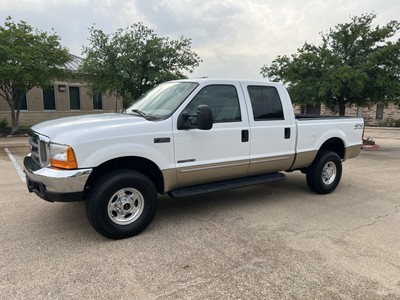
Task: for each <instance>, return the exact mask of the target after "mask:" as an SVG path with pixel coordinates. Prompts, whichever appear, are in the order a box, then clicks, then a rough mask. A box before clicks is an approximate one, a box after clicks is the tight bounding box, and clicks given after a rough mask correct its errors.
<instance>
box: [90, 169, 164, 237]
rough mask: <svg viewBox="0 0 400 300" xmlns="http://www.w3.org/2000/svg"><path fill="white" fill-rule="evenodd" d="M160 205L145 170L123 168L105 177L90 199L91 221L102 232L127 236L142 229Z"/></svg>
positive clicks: (95, 186)
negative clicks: (142, 172) (142, 171)
mask: <svg viewBox="0 0 400 300" xmlns="http://www.w3.org/2000/svg"><path fill="white" fill-rule="evenodd" d="M156 207H157V191H156V189H155V187H154V184H153V183H152V182H151V181H150V179H148V178H147V177H146V176H144V175H143V174H141V173H138V172H135V171H132V170H119V171H115V172H113V173H110V174H107V175H106V176H103V177H102V178H101V179H100V180H99V181H98V182H96V183H95V184H94V186H93V187H92V189H91V191H90V193H89V195H88V199H87V200H86V214H87V217H88V219H89V222H90V224H91V225H92V226H93V228H94V229H95V230H96V231H97V232H98V233H100V234H101V235H103V236H105V237H107V238H110V239H123V238H127V237H131V236H134V235H136V234H138V233H140V232H142V231H143V230H144V229H145V228H146V227H147V226H148V225H149V224H150V222H151V221H152V220H153V218H154V215H155V212H156Z"/></svg>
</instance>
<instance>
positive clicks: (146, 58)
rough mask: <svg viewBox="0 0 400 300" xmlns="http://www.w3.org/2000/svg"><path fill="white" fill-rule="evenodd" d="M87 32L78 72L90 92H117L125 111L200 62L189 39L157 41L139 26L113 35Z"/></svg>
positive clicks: (100, 31) (148, 31)
mask: <svg viewBox="0 0 400 300" xmlns="http://www.w3.org/2000/svg"><path fill="white" fill-rule="evenodd" d="M89 30H90V38H89V43H90V46H89V47H84V48H83V53H82V54H83V55H84V56H86V58H85V59H84V62H83V65H82V69H81V71H82V73H84V74H86V76H87V79H88V81H89V82H90V85H91V86H92V90H93V91H98V92H116V93H117V95H118V96H121V97H122V99H123V102H124V107H127V106H128V105H129V104H130V103H131V102H132V100H135V99H137V98H138V97H139V96H141V95H142V94H143V93H145V92H146V91H148V90H149V89H150V88H151V87H153V86H154V85H156V84H158V83H160V82H163V81H167V80H172V79H181V78H185V77H186V76H185V75H184V73H183V71H185V70H186V71H190V72H192V71H193V68H194V67H196V66H198V65H199V63H200V62H201V60H200V58H199V56H198V55H197V54H196V53H195V52H194V51H192V50H191V48H190V46H191V41H190V39H187V38H184V37H181V38H179V39H177V40H170V39H169V38H166V37H159V36H157V35H156V33H155V32H154V31H153V30H152V29H150V28H148V27H146V26H144V25H143V24H142V23H137V24H134V25H132V26H130V27H128V28H126V29H125V30H123V29H118V30H117V31H116V32H115V33H114V34H113V35H107V34H105V33H104V32H103V31H102V30H99V29H95V28H93V27H92V28H90V29H89Z"/></svg>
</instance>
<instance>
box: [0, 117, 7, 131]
mask: <svg viewBox="0 0 400 300" xmlns="http://www.w3.org/2000/svg"><path fill="white" fill-rule="evenodd" d="M7 126H8V122H7V119H6V118H1V119H0V128H2V129H4V128H7Z"/></svg>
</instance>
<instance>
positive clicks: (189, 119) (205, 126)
mask: <svg viewBox="0 0 400 300" xmlns="http://www.w3.org/2000/svg"><path fill="white" fill-rule="evenodd" d="M212 127H213V113H212V111H211V108H210V107H209V106H208V105H204V104H202V105H199V106H198V107H197V113H196V114H190V113H189V112H188V111H186V110H185V111H183V112H182V113H181V114H180V116H179V118H178V129H195V128H198V129H201V130H210V129H211V128H212Z"/></svg>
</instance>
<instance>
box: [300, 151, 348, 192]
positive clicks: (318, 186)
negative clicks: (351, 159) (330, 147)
mask: <svg viewBox="0 0 400 300" xmlns="http://www.w3.org/2000/svg"><path fill="white" fill-rule="evenodd" d="M306 176H307V184H308V187H309V188H310V189H311V190H312V191H314V192H316V193H318V194H329V193H331V192H333V191H334V190H335V189H336V187H337V186H338V184H339V182H340V179H341V177H342V161H341V159H340V157H339V155H337V154H336V153H335V152H332V151H325V150H323V151H320V152H319V153H318V155H317V157H316V158H315V159H314V161H313V163H312V164H311V166H310V167H309V168H308V169H307V174H306Z"/></svg>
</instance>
